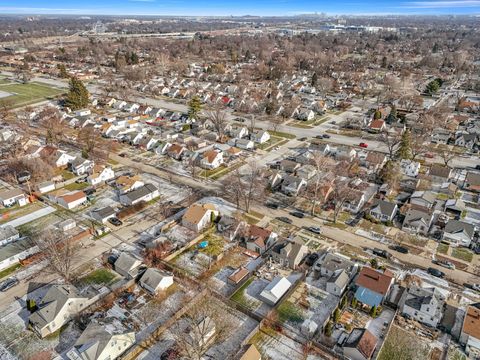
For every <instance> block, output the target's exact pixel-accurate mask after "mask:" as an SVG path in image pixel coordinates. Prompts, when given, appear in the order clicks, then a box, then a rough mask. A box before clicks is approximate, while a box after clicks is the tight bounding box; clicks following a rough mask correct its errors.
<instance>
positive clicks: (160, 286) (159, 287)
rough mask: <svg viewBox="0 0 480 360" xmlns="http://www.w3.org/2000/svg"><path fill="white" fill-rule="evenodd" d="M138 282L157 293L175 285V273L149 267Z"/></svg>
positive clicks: (152, 292)
mask: <svg viewBox="0 0 480 360" xmlns="http://www.w3.org/2000/svg"><path fill="white" fill-rule="evenodd" d="M138 283H139V284H140V286H141V287H143V288H144V289H145V290H147V291H148V292H150V293H151V294H155V293H157V292H158V291H164V290H166V289H168V288H169V287H170V286H172V285H173V275H172V274H169V273H166V272H164V271H161V270H159V269H153V268H148V269H147V270H146V271H145V272H144V273H143V275H142V277H141V278H140V280H139V281H138Z"/></svg>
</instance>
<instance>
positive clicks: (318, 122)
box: [314, 116, 330, 126]
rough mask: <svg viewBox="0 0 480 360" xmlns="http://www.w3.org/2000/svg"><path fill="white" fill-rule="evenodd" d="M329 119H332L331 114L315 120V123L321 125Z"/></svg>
mask: <svg viewBox="0 0 480 360" xmlns="http://www.w3.org/2000/svg"><path fill="white" fill-rule="evenodd" d="M328 120H330V116H322V117H321V118H320V119H317V120H315V123H314V125H315V126H318V125H321V124H323V123H324V122H326V121H328Z"/></svg>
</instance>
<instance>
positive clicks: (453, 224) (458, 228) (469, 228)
mask: <svg viewBox="0 0 480 360" xmlns="http://www.w3.org/2000/svg"><path fill="white" fill-rule="evenodd" d="M474 231H475V227H474V226H473V225H472V224H469V223H466V222H463V221H459V220H450V221H449V222H448V223H447V225H445V232H446V233H449V234H455V233H459V232H465V234H466V235H467V236H468V237H469V238H472V237H473V233H474Z"/></svg>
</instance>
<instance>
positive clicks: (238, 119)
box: [233, 118, 245, 123]
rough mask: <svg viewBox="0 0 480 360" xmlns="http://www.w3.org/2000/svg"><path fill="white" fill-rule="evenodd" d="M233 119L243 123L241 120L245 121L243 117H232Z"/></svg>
mask: <svg viewBox="0 0 480 360" xmlns="http://www.w3.org/2000/svg"><path fill="white" fill-rule="evenodd" d="M233 121H238V122H241V123H243V122H245V119H243V118H235V119H233Z"/></svg>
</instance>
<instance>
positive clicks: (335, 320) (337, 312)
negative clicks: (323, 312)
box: [333, 307, 340, 323]
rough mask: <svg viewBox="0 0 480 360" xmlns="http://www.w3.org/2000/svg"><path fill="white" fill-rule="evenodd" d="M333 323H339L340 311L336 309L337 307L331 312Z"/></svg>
mask: <svg viewBox="0 0 480 360" xmlns="http://www.w3.org/2000/svg"><path fill="white" fill-rule="evenodd" d="M333 321H334V322H335V323H338V322H339V321H340V310H339V309H338V307H337V308H336V309H335V311H334V312H333Z"/></svg>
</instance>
